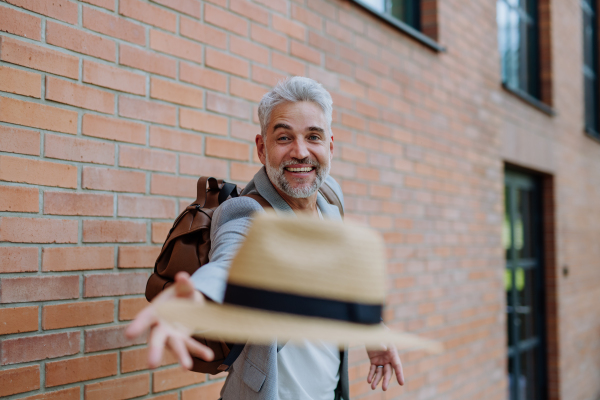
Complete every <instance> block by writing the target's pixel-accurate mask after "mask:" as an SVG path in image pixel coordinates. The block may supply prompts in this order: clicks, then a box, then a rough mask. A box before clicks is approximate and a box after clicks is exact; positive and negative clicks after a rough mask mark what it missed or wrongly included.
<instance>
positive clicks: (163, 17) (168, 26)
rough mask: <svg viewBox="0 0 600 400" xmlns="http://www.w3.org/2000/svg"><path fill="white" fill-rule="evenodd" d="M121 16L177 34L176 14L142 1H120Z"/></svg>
mask: <svg viewBox="0 0 600 400" xmlns="http://www.w3.org/2000/svg"><path fill="white" fill-rule="evenodd" d="M119 14H121V15H125V16H126V17H130V18H134V19H137V20H138V21H141V22H144V23H146V24H149V25H152V26H156V27H158V28H162V29H165V30H167V31H171V32H175V30H176V29H177V15H176V14H175V13H172V12H170V11H167V10H164V9H162V8H160V7H157V6H153V5H151V4H148V3H145V2H143V1H140V0H120V1H119Z"/></svg>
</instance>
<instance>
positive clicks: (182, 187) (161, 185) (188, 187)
mask: <svg viewBox="0 0 600 400" xmlns="http://www.w3.org/2000/svg"><path fill="white" fill-rule="evenodd" d="M196 173H197V175H200V173H199V171H197V170H196ZM197 181H198V179H192V178H184V177H180V176H168V175H157V174H153V175H152V179H151V181H150V193H152V194H162V195H166V196H179V197H194V198H195V197H196V182H197Z"/></svg>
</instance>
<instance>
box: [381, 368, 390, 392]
mask: <svg viewBox="0 0 600 400" xmlns="http://www.w3.org/2000/svg"><path fill="white" fill-rule="evenodd" d="M391 378H392V366H391V365H390V364H385V365H384V366H383V383H382V384H381V388H382V389H383V390H384V391H386V390H388V385H389V384H390V379H391Z"/></svg>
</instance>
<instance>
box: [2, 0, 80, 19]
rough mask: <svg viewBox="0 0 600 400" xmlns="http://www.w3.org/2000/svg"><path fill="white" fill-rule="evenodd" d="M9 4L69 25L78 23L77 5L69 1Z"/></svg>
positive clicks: (33, 0) (31, 0)
mask: <svg viewBox="0 0 600 400" xmlns="http://www.w3.org/2000/svg"><path fill="white" fill-rule="evenodd" d="M6 2H7V3H9V4H13V5H15V6H17V7H22V8H24V9H26V10H29V11H33V12H35V13H37V14H42V15H46V16H48V17H51V18H55V19H58V20H61V21H64V22H68V23H69V24H76V23H77V15H78V11H77V4H76V3H73V2H72V1H68V0H54V1H51V2H39V1H36V0H6Z"/></svg>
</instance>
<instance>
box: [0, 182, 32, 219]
mask: <svg viewBox="0 0 600 400" xmlns="http://www.w3.org/2000/svg"><path fill="white" fill-rule="evenodd" d="M39 199H40V194H39V190H38V189H35V188H30V187H25V186H0V211H8V212H34V213H37V212H39V211H40V206H39V202H40V201H39Z"/></svg>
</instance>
